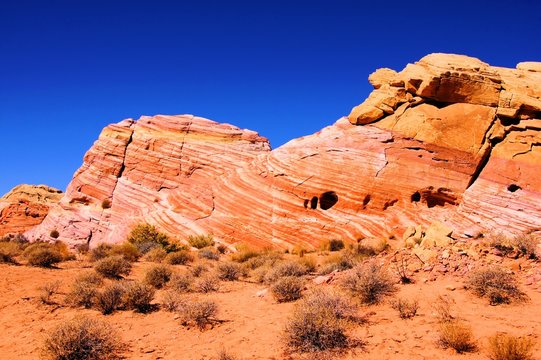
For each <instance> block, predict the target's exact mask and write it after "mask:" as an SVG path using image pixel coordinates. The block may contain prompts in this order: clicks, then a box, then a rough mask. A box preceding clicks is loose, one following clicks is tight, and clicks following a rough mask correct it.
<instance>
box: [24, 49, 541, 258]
mask: <svg viewBox="0 0 541 360" xmlns="http://www.w3.org/2000/svg"><path fill="white" fill-rule="evenodd" d="M539 65H540V64H539V63H521V64H519V66H517V69H507V68H499V67H491V66H489V65H488V64H486V63H483V62H482V61H480V60H478V59H474V58H470V57H466V56H459V55H447V54H432V55H429V56H426V57H424V58H423V59H421V60H420V61H419V62H417V63H416V64H410V65H408V66H407V67H406V68H405V69H404V70H403V71H401V72H395V71H393V70H390V69H380V70H378V71H376V72H375V73H374V74H372V75H370V77H369V81H370V82H371V83H372V84H373V86H374V88H375V90H374V91H373V92H372V94H371V95H370V96H369V97H368V99H367V100H366V101H365V102H364V103H363V104H361V105H359V106H357V107H355V108H354V109H353V110H352V112H351V114H350V115H349V116H348V117H346V118H342V119H340V120H338V121H337V122H336V123H335V124H334V125H332V126H329V127H326V128H325V129H323V130H321V131H320V132H318V133H316V134H313V135H310V136H306V137H302V138H299V139H295V140H292V141H290V142H289V143H287V144H285V145H283V146H281V147H280V148H277V149H275V150H273V151H270V146H269V144H268V142H267V140H266V139H265V138H262V137H260V136H259V135H257V134H256V133H254V132H251V131H248V130H240V129H238V128H235V127H233V126H231V125H224V124H218V123H215V122H212V121H210V120H205V119H201V118H196V117H192V116H155V117H143V118H141V119H139V120H137V121H134V120H131V119H129V120H124V121H122V122H120V123H118V124H116V125H110V126H108V127H107V128H105V129H104V131H103V132H102V134H101V136H100V138H99V140H98V141H97V142H96V143H95V144H94V146H93V147H92V148H91V149H90V150H89V152H88V153H87V154H86V156H85V162H84V164H83V166H82V167H81V168H80V169H79V170H78V171H77V172H76V174H75V175H74V178H73V181H72V182H71V184H70V185H69V187H68V189H67V191H66V195H65V196H64V198H63V199H62V201H61V202H60V203H59V204H58V205H56V206H54V207H53V208H52V209H51V211H50V213H49V215H48V217H47V218H46V220H45V221H44V222H43V223H42V224H41V225H40V226H38V227H36V228H34V229H33V230H31V231H30V232H28V233H27V235H28V236H30V237H31V238H33V239H38V238H41V239H44V238H47V237H48V234H49V232H50V231H51V229H53V228H54V229H57V230H58V231H59V232H60V236H61V237H60V238H61V239H63V240H66V241H69V242H71V243H73V244H75V243H78V242H87V241H90V242H91V245H92V244H96V243H99V242H102V241H108V242H121V241H123V240H124V239H125V236H126V234H127V232H128V231H129V229H130V228H131V226H133V225H134V224H136V223H138V222H142V221H146V222H150V223H153V224H156V225H158V226H159V227H160V228H162V229H163V230H164V231H166V232H168V233H170V234H172V235H176V236H178V237H179V238H181V239H182V238H185V237H186V236H187V235H189V234H200V233H213V234H214V236H215V238H216V239H217V240H218V241H222V242H224V243H226V244H233V243H236V242H239V241H242V242H248V243H251V244H254V245H256V246H268V245H273V246H278V247H282V248H286V247H290V246H293V245H296V244H301V245H304V246H308V247H309V246H316V245H317V244H318V243H319V242H321V241H322V240H328V239H330V238H342V239H347V240H356V239H361V238H364V237H374V236H376V237H380V236H390V235H398V236H400V237H401V236H402V233H404V231H405V230H406V229H407V228H408V227H411V226H414V227H415V226H423V227H424V228H427V227H428V226H429V225H430V224H433V223H435V222H437V223H439V224H440V225H441V226H440V227H441V228H445V229H447V228H450V229H452V230H453V231H452V236H453V237H454V238H458V237H468V236H473V235H474V234H476V233H478V232H480V231H481V232H487V231H492V230H495V229H503V230H506V231H539V230H540V229H541V216H540V215H541V205H540V204H541V202H540V200H541V177H540V176H539V174H541V171H540V170H541V167H540V166H541V132H540V130H541V72H540V71H539Z"/></svg>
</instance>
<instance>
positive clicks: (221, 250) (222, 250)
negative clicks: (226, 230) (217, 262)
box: [216, 244, 227, 255]
mask: <svg viewBox="0 0 541 360" xmlns="http://www.w3.org/2000/svg"><path fill="white" fill-rule="evenodd" d="M216 250H218V252H219V253H220V254H222V255H223V254H225V253H226V252H227V246H225V245H224V244H218V245H217V246H216Z"/></svg>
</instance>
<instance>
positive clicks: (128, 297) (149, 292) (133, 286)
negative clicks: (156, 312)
mask: <svg viewBox="0 0 541 360" xmlns="http://www.w3.org/2000/svg"><path fill="white" fill-rule="evenodd" d="M125 289H126V292H125V295H124V301H125V306H126V309H128V310H134V311H136V312H140V313H147V312H149V311H150V310H152V305H151V302H152V300H154V294H155V290H154V288H153V287H152V286H150V285H147V284H143V283H140V282H137V281H133V282H128V283H127V284H126V286H125Z"/></svg>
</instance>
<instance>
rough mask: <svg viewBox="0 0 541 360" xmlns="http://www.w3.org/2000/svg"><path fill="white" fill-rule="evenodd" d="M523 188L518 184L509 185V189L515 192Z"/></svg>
mask: <svg viewBox="0 0 541 360" xmlns="http://www.w3.org/2000/svg"><path fill="white" fill-rule="evenodd" d="M521 189H522V188H521V187H520V186H518V185H517V184H511V185H509V186H508V187H507V191H509V192H515V191H517V190H521Z"/></svg>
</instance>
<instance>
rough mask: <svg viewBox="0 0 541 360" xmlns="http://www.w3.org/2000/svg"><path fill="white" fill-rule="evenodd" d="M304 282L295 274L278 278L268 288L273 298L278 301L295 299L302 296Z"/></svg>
mask: <svg viewBox="0 0 541 360" xmlns="http://www.w3.org/2000/svg"><path fill="white" fill-rule="evenodd" d="M303 289H304V282H303V281H302V280H301V279H300V278H298V277H295V276H285V277H283V278H280V279H278V280H277V281H276V282H275V283H274V284H273V285H272V286H271V288H270V290H271V293H272V295H273V296H274V299H275V300H276V301H278V302H289V301H295V300H297V299H300V298H301V297H302V290H303Z"/></svg>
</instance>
